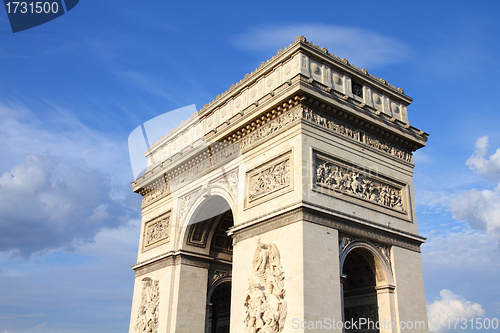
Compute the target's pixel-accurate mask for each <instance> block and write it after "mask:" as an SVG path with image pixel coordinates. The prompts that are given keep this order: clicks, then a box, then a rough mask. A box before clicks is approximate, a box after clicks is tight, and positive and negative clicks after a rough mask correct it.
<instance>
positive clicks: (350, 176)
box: [312, 152, 407, 214]
mask: <svg viewBox="0 0 500 333" xmlns="http://www.w3.org/2000/svg"><path fill="white" fill-rule="evenodd" d="M313 155H314V159H313V168H312V170H313V187H314V188H315V189H316V190H319V191H320V192H322V193H324V194H331V193H330V192H332V191H333V192H337V193H341V194H344V195H346V196H347V199H348V198H353V199H357V200H359V199H360V200H362V201H365V202H369V203H373V204H376V205H377V206H381V207H384V208H389V209H391V210H392V211H395V212H399V213H404V214H406V212H407V208H406V205H407V191H406V186H404V184H402V183H399V182H396V181H394V180H390V179H388V178H386V177H383V176H381V175H379V174H378V173H376V172H373V171H371V170H367V169H361V168H358V167H355V166H353V165H350V164H349V163H347V162H343V161H341V160H338V159H336V158H333V157H330V156H327V155H324V154H321V153H318V152H313Z"/></svg>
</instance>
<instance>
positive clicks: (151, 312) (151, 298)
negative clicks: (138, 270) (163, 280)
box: [134, 277, 160, 333]
mask: <svg viewBox="0 0 500 333" xmlns="http://www.w3.org/2000/svg"><path fill="white" fill-rule="evenodd" d="M159 304H160V288H159V281H158V280H154V281H153V280H152V279H151V278H149V277H146V278H144V279H142V298H141V304H140V305H139V311H138V314H137V319H136V324H135V326H134V329H135V332H136V333H157V332H158V312H159V311H158V305H159Z"/></svg>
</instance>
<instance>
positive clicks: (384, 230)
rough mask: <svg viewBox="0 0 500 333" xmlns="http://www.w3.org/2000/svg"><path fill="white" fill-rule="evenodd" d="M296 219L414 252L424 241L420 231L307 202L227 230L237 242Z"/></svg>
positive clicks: (418, 250)
mask: <svg viewBox="0 0 500 333" xmlns="http://www.w3.org/2000/svg"><path fill="white" fill-rule="evenodd" d="M299 221H307V222H311V223H315V224H320V225H323V226H327V227H331V228H333V229H336V230H338V231H340V232H343V233H347V234H351V235H355V236H359V237H363V238H365V239H368V240H374V241H377V242H381V243H384V244H389V245H394V246H399V247H402V248H406V249H409V250H412V251H416V252H420V245H421V244H422V243H424V242H425V238H424V237H421V236H419V235H415V234H412V233H408V232H405V231H402V230H399V229H396V228H392V227H390V226H383V225H379V224H375V223H373V222H371V221H368V220H363V219H360V218H359V217H357V216H347V215H345V214H342V213H340V212H336V211H329V210H324V209H320V207H318V206H316V205H313V204H310V203H307V202H302V203H300V204H294V205H290V206H288V207H286V208H284V209H282V210H280V211H279V212H273V213H271V214H266V215H264V216H262V217H259V218H256V219H253V220H251V221H247V222H246V223H245V224H242V225H237V226H235V227H233V228H231V229H230V230H229V233H230V234H231V235H232V236H233V238H234V241H235V242H238V241H241V240H244V239H247V238H249V237H254V236H256V235H259V234H261V233H265V232H268V231H269V230H274V229H277V228H280V227H283V226H286V225H289V224H292V223H296V222H299Z"/></svg>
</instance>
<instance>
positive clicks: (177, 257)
mask: <svg viewBox="0 0 500 333" xmlns="http://www.w3.org/2000/svg"><path fill="white" fill-rule="evenodd" d="M212 262H214V258H212V257H210V256H208V255H203V254H200V253H195V252H189V251H182V250H179V251H169V252H167V253H163V254H161V255H158V256H155V257H153V258H150V259H147V260H144V261H141V262H139V263H137V264H135V265H133V266H132V269H133V270H134V271H135V274H136V276H140V275H144V274H147V273H149V272H152V271H156V270H158V269H161V268H164V267H168V266H173V265H188V266H194V267H201V268H206V269H208V267H209V263H212ZM217 263H220V264H221V265H223V264H226V265H227V264H231V263H230V262H228V261H227V260H223V259H216V260H215V264H217Z"/></svg>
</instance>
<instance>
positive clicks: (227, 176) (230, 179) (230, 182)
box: [210, 168, 239, 201]
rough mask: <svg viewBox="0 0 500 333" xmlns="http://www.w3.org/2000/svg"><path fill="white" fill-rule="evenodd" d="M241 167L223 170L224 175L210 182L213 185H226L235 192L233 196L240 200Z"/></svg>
mask: <svg viewBox="0 0 500 333" xmlns="http://www.w3.org/2000/svg"><path fill="white" fill-rule="evenodd" d="M238 183H239V169H238V168H235V169H233V170H231V171H228V172H225V171H223V173H222V176H220V177H219V178H217V179H215V180H213V181H211V182H210V184H211V185H220V186H223V187H226V188H227V189H228V190H229V192H231V193H232V194H233V198H234V199H235V200H236V201H237V200H238Z"/></svg>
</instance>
